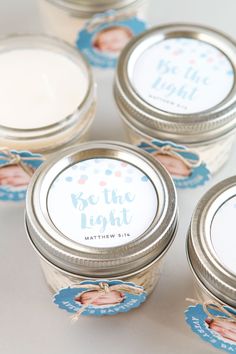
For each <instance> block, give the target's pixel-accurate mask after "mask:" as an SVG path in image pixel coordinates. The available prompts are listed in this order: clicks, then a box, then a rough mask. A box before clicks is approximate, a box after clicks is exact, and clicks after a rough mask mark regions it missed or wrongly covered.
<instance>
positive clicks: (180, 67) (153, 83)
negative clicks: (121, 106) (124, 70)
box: [130, 38, 235, 114]
mask: <svg viewBox="0 0 236 354" xmlns="http://www.w3.org/2000/svg"><path fill="white" fill-rule="evenodd" d="M143 68H148V70H143ZM130 73H131V74H130V75H132V76H131V77H130V80H131V82H132V84H133V86H134V88H135V90H136V91H137V93H138V94H139V95H140V96H141V97H142V98H143V99H144V100H145V101H146V102H148V103H149V104H151V105H152V106H154V107H156V108H158V109H161V110H163V111H166V112H170V113H177V114H192V113H198V112H203V111H205V110H208V109H210V108H212V107H214V106H216V105H217V104H219V103H221V102H222V101H223V100H224V99H225V98H226V97H227V96H228V95H229V93H230V91H231V89H232V87H233V84H234V79H235V74H234V70H233V67H232V65H231V63H230V60H229V59H228V58H227V56H226V55H224V54H223V52H221V51H220V50H219V49H217V48H216V47H214V46H212V45H210V44H208V43H206V42H203V41H200V40H196V39H191V38H170V39H166V40H163V41H161V42H158V43H156V44H154V45H152V46H151V47H149V48H148V49H146V50H145V51H144V52H143V53H142V54H141V55H140V56H139V58H138V59H137V60H136V63H135V65H134V69H133V70H132V71H130Z"/></svg>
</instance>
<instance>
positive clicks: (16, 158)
mask: <svg viewBox="0 0 236 354" xmlns="http://www.w3.org/2000/svg"><path fill="white" fill-rule="evenodd" d="M0 160H4V161H6V163H4V164H1V165H0V168H4V167H6V166H12V165H18V166H20V167H21V168H22V169H23V170H24V171H25V172H26V173H27V174H28V175H29V176H32V175H33V174H34V169H33V168H31V167H30V166H29V165H28V164H27V161H39V160H40V161H42V160H43V157H42V156H40V157H37V156H20V155H19V154H17V153H13V152H12V151H11V150H10V149H8V148H6V147H2V148H0Z"/></svg>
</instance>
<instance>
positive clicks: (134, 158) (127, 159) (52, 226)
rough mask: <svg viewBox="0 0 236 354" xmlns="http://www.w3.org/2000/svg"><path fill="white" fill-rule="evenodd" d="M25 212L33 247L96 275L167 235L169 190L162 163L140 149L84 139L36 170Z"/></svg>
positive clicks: (170, 233)
mask: <svg viewBox="0 0 236 354" xmlns="http://www.w3.org/2000/svg"><path fill="white" fill-rule="evenodd" d="M72 194H73V196H72ZM104 196H105V197H104ZM85 209H86V210H85ZM124 210H125V211H124ZM25 220H26V230H27V233H28V235H29V238H30V240H31V242H32V244H33V245H34V247H35V248H36V250H37V251H38V252H39V254H40V255H41V256H42V257H43V258H44V259H46V260H47V261H49V262H50V263H52V264H53V265H55V266H57V267H59V268H60V269H63V270H64V271H67V272H70V273H73V274H78V275H83V276H96V277H99V276H109V277H111V276H117V275H123V274H129V273H131V272H133V271H136V270H139V269H142V267H145V266H146V265H148V264H150V263H151V262H152V261H154V260H156V259H157V258H159V257H161V256H162V255H163V254H164V253H165V252H166V250H167V249H168V248H169V246H170V244H171V243H172V241H173V238H174V236H175V233H176V229H177V220H178V217H177V200H176V191H175V187H174V184H173V182H172V180H171V178H170V176H169V175H168V173H167V172H166V170H165V169H164V168H163V167H162V166H161V164H159V163H158V162H157V161H156V160H155V159H153V158H152V157H150V155H149V154H147V153H145V152H143V151H141V150H140V149H138V148H135V147H132V146H130V145H127V144H123V143H118V142H117V143H116V142H91V143H85V144H81V145H79V146H77V147H74V148H70V149H67V150H65V151H64V152H61V153H60V154H58V155H57V157H54V158H53V159H51V160H50V161H47V162H45V163H44V164H43V165H42V166H41V167H40V168H39V169H38V170H37V171H36V173H35V175H34V176H33V178H32V180H31V183H30V186H29V189H28V193H27V198H26V218H25ZM86 223H87V224H86ZM85 224H86V225H85Z"/></svg>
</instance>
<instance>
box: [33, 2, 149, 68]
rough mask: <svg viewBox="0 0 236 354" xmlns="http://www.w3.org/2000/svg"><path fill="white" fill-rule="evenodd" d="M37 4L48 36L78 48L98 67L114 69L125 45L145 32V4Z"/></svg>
mask: <svg viewBox="0 0 236 354" xmlns="http://www.w3.org/2000/svg"><path fill="white" fill-rule="evenodd" d="M38 2H39V5H40V10H41V15H42V16H41V17H42V21H43V24H44V27H45V30H46V31H47V33H51V34H53V35H56V36H58V37H60V38H62V39H64V40H66V41H68V42H69V43H71V44H72V45H74V46H76V47H77V48H79V49H80V50H81V52H82V53H83V54H84V55H85V57H86V58H87V59H88V61H89V62H90V64H92V65H94V66H97V67H102V68H105V67H108V68H113V67H114V66H115V64H116V58H117V55H118V54H119V53H120V51H121V50H122V49H123V47H124V46H125V44H126V43H127V42H128V41H129V40H130V39H131V38H132V37H133V36H135V35H137V34H140V33H141V32H143V30H144V29H145V28H146V25H145V18H146V7H147V2H148V1H147V0H122V1H120V0H109V1H83V0H38ZM62 23H63V26H62Z"/></svg>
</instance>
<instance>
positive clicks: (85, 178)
mask: <svg viewBox="0 0 236 354" xmlns="http://www.w3.org/2000/svg"><path fill="white" fill-rule="evenodd" d="M80 178H81V179H84V180H87V179H88V176H87V175H82V176H80Z"/></svg>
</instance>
